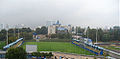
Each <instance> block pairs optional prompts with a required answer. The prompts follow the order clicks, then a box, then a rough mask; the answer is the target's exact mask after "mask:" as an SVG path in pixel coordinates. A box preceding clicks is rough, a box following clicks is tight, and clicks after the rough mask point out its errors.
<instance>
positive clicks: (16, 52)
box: [6, 47, 26, 59]
mask: <svg viewBox="0 0 120 59" xmlns="http://www.w3.org/2000/svg"><path fill="white" fill-rule="evenodd" d="M6 57H7V58H8V59H26V51H25V50H24V49H23V48H21V47H19V48H11V49H9V50H8V51H7V53H6Z"/></svg>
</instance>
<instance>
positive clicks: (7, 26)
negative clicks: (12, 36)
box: [6, 24, 9, 45]
mask: <svg viewBox="0 0 120 59" xmlns="http://www.w3.org/2000/svg"><path fill="white" fill-rule="evenodd" d="M8 29H9V25H8V24H7V25H6V32H7V35H6V38H7V39H6V44H7V45H8V39H9V37H8V34H9V33H8Z"/></svg>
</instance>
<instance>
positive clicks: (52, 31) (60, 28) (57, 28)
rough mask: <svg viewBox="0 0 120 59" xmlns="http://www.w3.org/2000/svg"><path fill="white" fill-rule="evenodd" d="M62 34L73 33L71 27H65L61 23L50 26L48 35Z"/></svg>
mask: <svg viewBox="0 0 120 59" xmlns="http://www.w3.org/2000/svg"><path fill="white" fill-rule="evenodd" d="M66 30H67V31H66ZM60 32H62V33H63V32H65V33H66V32H69V33H72V27H71V25H68V26H64V25H61V24H60V23H59V21H57V22H56V23H55V24H53V25H50V26H48V35H50V34H56V33H60Z"/></svg>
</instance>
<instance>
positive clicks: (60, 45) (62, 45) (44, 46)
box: [23, 42, 93, 55]
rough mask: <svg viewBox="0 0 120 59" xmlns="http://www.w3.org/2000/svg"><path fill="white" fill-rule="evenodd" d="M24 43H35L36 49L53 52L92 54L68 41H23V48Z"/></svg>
mask: <svg viewBox="0 0 120 59" xmlns="http://www.w3.org/2000/svg"><path fill="white" fill-rule="evenodd" d="M26 45H37V50H38V51H55V52H65V53H75V54H84V55H93V54H92V53H90V52H89V51H86V50H84V49H82V48H80V47H78V46H75V45H74V44H72V43H70V42H25V43H24V44H23V48H24V49H25V47H26Z"/></svg>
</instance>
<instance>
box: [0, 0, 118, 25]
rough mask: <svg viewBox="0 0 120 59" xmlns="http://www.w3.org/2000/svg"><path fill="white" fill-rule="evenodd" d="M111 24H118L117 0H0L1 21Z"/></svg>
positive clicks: (11, 22)
mask: <svg viewBox="0 0 120 59" xmlns="http://www.w3.org/2000/svg"><path fill="white" fill-rule="evenodd" d="M48 20H60V22H61V23H62V24H64V25H67V24H72V25H77V26H82V27H86V26H91V27H107V26H108V27H110V26H114V25H119V20H118V0H0V23H4V24H26V25H27V26H31V27H34V26H38V25H45V24H46V21H48Z"/></svg>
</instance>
